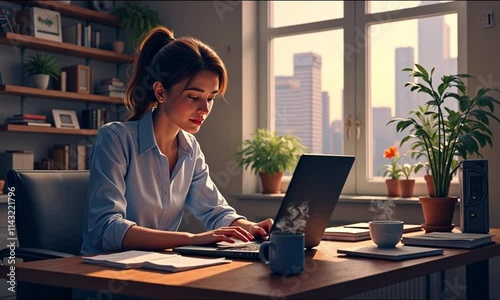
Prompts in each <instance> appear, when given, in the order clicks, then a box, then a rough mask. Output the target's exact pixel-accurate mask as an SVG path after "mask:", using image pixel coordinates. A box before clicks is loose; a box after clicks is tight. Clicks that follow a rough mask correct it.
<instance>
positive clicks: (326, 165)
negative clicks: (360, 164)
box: [172, 154, 354, 259]
mask: <svg viewBox="0 0 500 300" xmlns="http://www.w3.org/2000/svg"><path fill="white" fill-rule="evenodd" d="M353 163H354V156H347V155H327V154H303V155H302V156H301V157H300V159H299V162H298V164H297V167H296V168H295V171H294V173H293V176H292V180H291V181H290V185H289V186H288V189H287V192H286V194H285V197H284V198H283V201H282V202H281V206H280V209H279V210H278V213H277V215H276V217H275V218H274V225H273V226H272V228H271V232H273V231H277V230H279V229H278V228H277V227H276V224H277V223H278V222H279V220H281V219H282V218H286V217H287V216H288V215H289V212H288V210H287V209H288V208H289V207H290V206H292V205H293V206H295V207H298V206H299V205H301V204H303V203H304V202H306V203H307V205H308V208H309V217H308V218H307V220H306V225H305V229H304V236H305V247H306V248H308V249H309V248H313V247H316V246H317V245H318V244H319V243H320V242H321V238H322V237H323V232H324V231H325V228H326V227H327V226H328V223H329V221H330V217H331V215H332V213H333V210H334V208H335V205H336V204H337V201H338V199H339V196H340V192H341V191H342V188H343V187H344V184H345V182H346V179H347V176H348V175H349V172H350V170H351V167H352V165H353ZM262 241H263V240H262V239H261V240H260V241H251V242H246V243H243V242H239V243H238V242H237V243H236V245H234V244H231V243H218V244H210V245H191V246H182V247H175V248H173V249H172V250H173V251H174V252H177V253H179V254H187V255H200V256H214V257H228V258H242V259H259V245H260V243H262Z"/></svg>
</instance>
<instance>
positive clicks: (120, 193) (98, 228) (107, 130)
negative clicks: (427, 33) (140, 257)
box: [81, 111, 244, 255]
mask: <svg viewBox="0 0 500 300" xmlns="http://www.w3.org/2000/svg"><path fill="white" fill-rule="evenodd" d="M152 115H153V113H152V111H151V112H149V113H147V114H146V115H145V116H144V117H143V118H142V119H140V120H138V121H129V122H112V123H108V124H106V125H104V126H103V127H101V128H100V129H99V131H98V133H97V136H96V138H95V140H94V144H93V147H92V149H91V151H90V161H89V168H90V182H89V189H88V204H87V215H86V218H85V225H84V229H83V245H82V249H81V254H82V255H88V254H97V253H102V252H112V251H121V250H122V248H121V245H122V240H123V237H124V235H125V232H126V231H127V230H128V229H129V228H130V227H131V226H133V225H139V226H144V227H147V228H152V229H159V230H167V231H176V230H177V229H178V228H179V225H180V223H181V220H182V215H183V208H184V206H187V207H188V208H189V210H190V211H191V212H192V213H193V215H194V216H195V217H196V218H197V219H198V220H200V222H202V224H204V226H205V228H207V229H208V230H212V229H215V228H219V227H222V226H229V225H230V224H231V223H232V222H233V221H234V220H236V219H239V218H244V217H243V216H241V215H238V214H237V213H236V211H235V210H234V209H233V208H232V207H231V206H229V205H228V203H227V202H226V200H225V199H224V197H223V196H222V194H221V193H220V192H219V190H218V189H217V187H216V186H215V184H214V182H213V181H212V180H211V178H210V176H209V172H208V165H207V164H206V163H205V157H204V155H203V153H202V151H201V149H200V146H199V144H198V142H197V141H196V138H195V137H194V136H193V135H192V134H189V133H187V132H184V131H183V130H180V131H179V134H178V141H179V151H178V159H177V163H176V165H175V168H174V169H173V172H172V174H170V172H169V164H168V158H167V156H165V155H164V154H162V153H161V152H160V149H159V148H158V145H157V144H156V140H155V137H154V132H153V117H152Z"/></svg>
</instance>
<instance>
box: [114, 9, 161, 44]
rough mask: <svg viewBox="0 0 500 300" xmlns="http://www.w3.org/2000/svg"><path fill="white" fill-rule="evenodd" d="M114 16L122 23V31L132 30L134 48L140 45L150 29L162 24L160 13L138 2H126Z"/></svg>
mask: <svg viewBox="0 0 500 300" xmlns="http://www.w3.org/2000/svg"><path fill="white" fill-rule="evenodd" d="M114 14H115V15H116V16H117V17H118V21H119V22H120V25H121V27H120V29H124V30H131V31H132V34H133V43H134V45H133V46H136V45H135V44H138V43H139V42H140V41H141V39H142V35H143V34H145V33H146V32H147V31H148V30H149V29H151V28H153V27H155V26H156V25H159V24H160V17H159V16H158V11H156V10H153V9H151V8H150V7H149V6H148V5H141V4H140V2H138V1H126V2H124V3H123V4H122V5H120V6H119V7H118V8H117V9H116V10H115V11H114Z"/></svg>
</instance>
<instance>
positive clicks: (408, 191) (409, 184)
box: [399, 179, 415, 198]
mask: <svg viewBox="0 0 500 300" xmlns="http://www.w3.org/2000/svg"><path fill="white" fill-rule="evenodd" d="M414 188H415V179H400V180H399V190H400V192H401V197H404V198H411V197H413V189H414Z"/></svg>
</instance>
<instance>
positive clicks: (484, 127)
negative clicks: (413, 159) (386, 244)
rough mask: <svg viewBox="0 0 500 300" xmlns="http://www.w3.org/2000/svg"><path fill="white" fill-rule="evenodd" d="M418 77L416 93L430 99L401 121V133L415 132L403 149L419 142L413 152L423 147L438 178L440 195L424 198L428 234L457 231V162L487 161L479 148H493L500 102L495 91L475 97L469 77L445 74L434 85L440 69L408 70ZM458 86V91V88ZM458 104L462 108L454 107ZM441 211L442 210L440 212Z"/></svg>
mask: <svg viewBox="0 0 500 300" xmlns="http://www.w3.org/2000/svg"><path fill="white" fill-rule="evenodd" d="M403 71H407V72H410V76H411V77H413V78H414V79H420V80H421V81H420V82H408V83H406V84H405V86H409V87H410V90H411V91H412V92H415V91H416V92H418V93H423V94H426V96H428V97H429V98H428V101H427V102H426V103H425V106H423V107H422V106H420V107H419V108H418V109H415V110H411V111H410V113H409V114H410V116H409V117H408V118H396V119H393V120H391V121H390V122H389V123H392V122H397V126H396V130H397V131H398V132H402V131H403V130H405V129H406V128H409V129H410V135H408V136H407V137H405V138H403V139H402V140H401V145H402V144H404V143H405V142H407V141H410V139H413V140H412V141H413V143H412V148H414V149H420V150H421V151H423V152H424V153H425V154H424V155H425V157H426V158H427V162H426V164H427V165H428V166H429V170H430V172H431V175H432V179H433V183H434V188H435V195H434V196H432V197H431V196H429V197H427V196H425V197H420V198H419V201H420V203H421V204H422V209H423V213H424V219H425V224H424V229H426V231H428V232H429V231H451V229H453V227H454V226H453V225H452V224H451V221H452V218H453V212H454V206H455V203H456V202H457V197H450V196H449V195H448V193H449V184H450V182H451V179H452V178H453V174H454V173H455V172H456V171H457V169H458V167H459V166H458V164H457V159H459V158H461V159H466V158H467V155H474V154H475V155H478V156H479V157H482V155H481V154H480V152H479V150H480V149H481V148H483V147H485V146H486V145H487V144H489V145H490V146H492V132H491V130H490V129H489V123H490V120H496V121H497V122H500V119H499V118H498V117H496V116H495V115H494V114H493V110H494V107H495V104H500V102H499V101H498V100H497V99H495V98H493V97H491V96H490V95H488V94H489V93H490V92H491V91H498V90H497V89H493V88H480V89H479V90H478V91H477V93H476V94H475V95H469V93H468V89H467V86H466V85H465V83H464V82H463V80H462V79H463V78H470V79H472V78H473V76H471V75H469V74H456V75H447V76H442V77H441V80H440V81H439V82H438V83H437V84H436V83H435V82H434V81H433V77H432V76H433V73H434V68H432V69H431V71H430V73H429V72H428V71H427V70H426V69H425V68H424V67H422V66H421V65H419V64H415V68H413V69H412V68H405V69H403ZM454 88H456V92H455V91H454V90H452V89H454ZM450 101H457V102H458V109H456V110H454V109H452V108H451V107H450V106H449V105H447V104H448V103H449V102H450ZM438 209H439V210H438Z"/></svg>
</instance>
